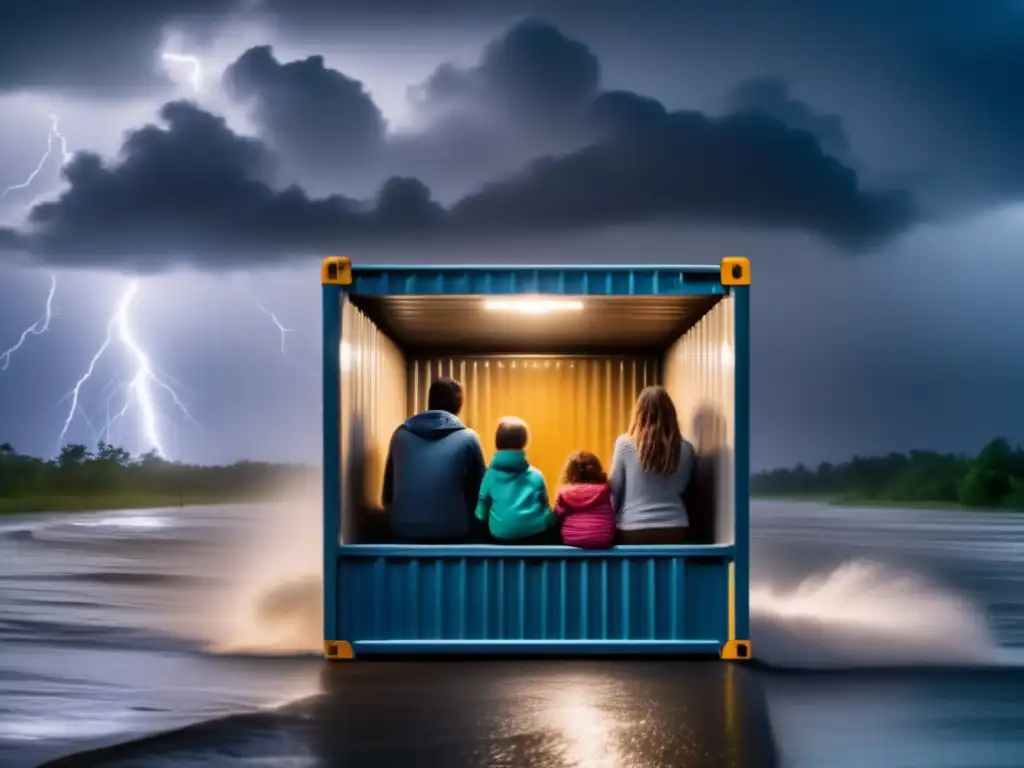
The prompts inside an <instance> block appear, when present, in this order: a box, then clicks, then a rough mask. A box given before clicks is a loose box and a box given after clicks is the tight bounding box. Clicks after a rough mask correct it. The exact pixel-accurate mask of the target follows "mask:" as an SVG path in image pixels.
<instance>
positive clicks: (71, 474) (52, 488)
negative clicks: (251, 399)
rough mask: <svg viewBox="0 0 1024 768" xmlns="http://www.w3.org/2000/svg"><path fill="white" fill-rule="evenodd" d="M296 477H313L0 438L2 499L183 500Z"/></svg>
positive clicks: (233, 494)
mask: <svg viewBox="0 0 1024 768" xmlns="http://www.w3.org/2000/svg"><path fill="white" fill-rule="evenodd" d="M297 481H312V482H315V470H314V469H312V468H310V467H307V466H304V465H293V464H270V463H264V462H255V461H240V462H236V463H234V464H231V465H228V466H195V465H190V464H182V463H180V462H171V461H167V460H165V459H163V458H161V457H160V456H159V455H158V454H157V453H156V452H155V451H150V452H149V453H144V454H142V455H141V456H137V457H136V456H132V455H131V454H130V453H128V451H126V450H124V449H123V448H118V447H117V446H113V445H110V444H108V443H104V442H101V443H99V445H97V446H96V449H95V450H90V449H89V448H88V447H87V446H85V445H78V444H73V445H65V446H64V447H63V448H62V449H61V450H60V453H59V455H58V456H57V458H55V459H52V460H46V459H40V458H37V457H35V456H26V455H24V454H21V453H18V452H17V451H16V450H15V449H14V446H12V445H11V444H10V443H3V444H0V499H15V500H17V499H40V498H47V497H50V498H52V497H89V496H104V497H106V496H118V495H122V496H139V497H145V496H159V497H167V498H172V499H173V498H174V497H178V498H180V499H181V500H182V503H187V502H189V501H190V500H195V499H197V498H202V499H231V498H238V499H240V500H241V499H252V498H259V497H262V496H267V495H269V494H272V493H273V492H274V491H275V490H278V489H280V488H282V487H283V486H286V485H293V484H294V483H295V482H297Z"/></svg>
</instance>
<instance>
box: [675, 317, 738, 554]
mask: <svg viewBox="0 0 1024 768" xmlns="http://www.w3.org/2000/svg"><path fill="white" fill-rule="evenodd" d="M734 339H735V335H734V318H733V300H732V298H731V297H730V298H726V299H723V300H722V301H720V302H719V303H718V304H716V305H715V306H714V308H713V309H712V310H711V311H710V312H708V314H706V315H705V316H704V317H703V318H701V319H700V321H699V322H698V323H697V324H696V325H695V326H694V327H693V328H691V329H690V330H689V331H687V332H686V333H685V334H684V335H683V336H682V337H681V338H680V339H679V341H677V342H676V343H675V344H673V345H672V347H671V348H670V349H669V351H668V353H667V354H666V355H665V360H664V362H663V369H664V377H665V387H666V389H668V391H669V392H670V393H671V395H672V399H673V401H674V402H675V404H676V409H677V410H678V413H679V423H680V427H681V428H682V430H683V433H684V434H686V435H687V436H688V437H689V438H690V439H691V440H692V441H693V443H694V446H695V447H696V449H697V452H698V455H699V462H698V468H697V473H696V475H695V482H697V483H699V484H700V487H699V490H700V491H701V493H699V494H698V498H699V499H700V502H699V503H704V504H709V505H711V506H712V509H711V510H710V514H711V515H712V516H713V518H714V520H715V533H716V540H717V541H719V542H732V541H733V527H734V505H733V491H734V487H735V486H734V483H733V465H734V462H733V451H734V449H735V419H734V410H735V389H734V385H735V375H734V364H735V354H736V350H735V346H734Z"/></svg>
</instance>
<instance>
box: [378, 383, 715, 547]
mask: <svg viewBox="0 0 1024 768" xmlns="http://www.w3.org/2000/svg"><path fill="white" fill-rule="evenodd" d="M461 410H462V386H461V385H460V384H459V382H457V381H455V380H454V379H448V378H445V379H437V380H435V381H434V382H433V383H432V384H431V385H430V391H429V394H428V397H427V410H426V411H423V412H422V413H418V414H416V415H415V416H413V417H412V418H410V419H409V420H408V421H406V422H405V423H404V424H403V425H402V426H401V427H399V428H398V429H397V430H396V431H395V434H394V436H393V437H392V439H391V447H390V449H389V451H388V459H387V466H386V469H385V472H384V493H383V502H384V506H385V507H386V508H387V509H388V510H389V512H390V518H391V532H392V535H393V536H394V538H395V540H397V541H399V542H402V543H410V544H464V543H473V542H477V543H480V542H488V541H489V542H491V543H497V544H518V545H534V544H567V545H570V546H574V547H582V548H587V549H603V548H607V547H611V546H612V545H614V544H616V543H619V544H684V543H687V541H688V540H689V520H688V517H687V512H686V503H685V501H684V498H685V495H686V492H687V488H688V486H689V483H690V478H691V475H692V474H693V468H694V463H695V459H694V450H693V446H691V445H690V443H688V442H687V441H686V440H684V439H683V437H682V435H681V434H680V431H679V423H678V421H677V417H676V409H675V406H674V405H673V403H672V399H671V398H670V397H669V395H668V393H667V392H666V391H665V390H664V389H663V388H662V387H647V388H646V389H644V390H643V391H642V392H641V393H640V396H639V398H638V399H637V402H636V408H635V410H634V413H633V421H632V424H630V427H629V431H628V432H627V433H626V434H624V435H621V436H620V437H619V438H618V440H616V441H615V451H614V454H613V456H612V464H611V468H610V470H609V472H608V473H607V474H606V473H605V471H604V469H603V468H602V466H601V461H600V459H598V457H597V456H596V455H594V454H593V453H590V452H588V451H576V452H574V453H572V454H571V455H570V456H569V459H568V462H567V464H566V466H565V470H564V472H563V475H562V480H561V487H560V488H559V490H558V494H557V496H556V498H555V501H554V504H553V505H552V504H551V501H550V499H549V498H548V493H547V488H546V486H545V484H544V477H543V475H541V473H540V472H539V471H538V470H537V469H535V468H534V467H531V466H530V463H529V461H528V460H527V458H526V447H527V444H528V443H529V437H530V433H529V429H528V427H527V425H526V423H525V422H523V421H522V420H521V419H516V418H505V419H502V420H501V421H500V423H499V424H498V428H497V432H496V434H495V438H494V442H495V446H494V447H495V449H496V451H495V454H494V458H493V460H492V461H491V465H490V466H489V467H488V466H487V465H486V464H485V462H484V456H483V451H482V449H481V447H480V441H479V439H478V438H477V435H476V433H474V432H473V431H472V430H471V429H468V428H467V427H466V426H465V425H464V424H463V423H462V422H461V421H459V418H458V414H459V411H461Z"/></svg>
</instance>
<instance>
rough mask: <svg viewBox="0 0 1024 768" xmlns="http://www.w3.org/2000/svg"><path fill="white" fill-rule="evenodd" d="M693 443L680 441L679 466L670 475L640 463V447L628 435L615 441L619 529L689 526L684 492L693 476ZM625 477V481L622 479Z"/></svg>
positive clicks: (615, 483)
mask: <svg viewBox="0 0 1024 768" xmlns="http://www.w3.org/2000/svg"><path fill="white" fill-rule="evenodd" d="M693 466H694V451H693V446H692V445H690V443H688V442H687V441H686V440H682V441H681V442H680V450H679V461H678V463H677V465H676V469H675V470H674V471H673V472H671V473H670V474H667V475H662V474H659V473H657V472H648V471H646V470H644V469H643V467H641V466H640V457H639V456H638V455H637V447H636V445H635V444H634V443H633V441H632V440H631V439H630V438H629V436H628V435H622V436H620V437H619V439H618V440H616V441H615V454H614V457H613V458H612V478H613V480H612V483H613V489H614V491H616V498H615V501H616V508H617V509H618V528H619V530H623V531H629V530H639V529H642V528H683V527H688V526H689V524H690V523H689V518H688V517H687V514H686V506H685V504H684V500H683V494H684V493H685V492H686V489H687V486H688V485H689V484H690V478H691V477H692V475H693ZM620 479H624V481H625V482H621V480H620Z"/></svg>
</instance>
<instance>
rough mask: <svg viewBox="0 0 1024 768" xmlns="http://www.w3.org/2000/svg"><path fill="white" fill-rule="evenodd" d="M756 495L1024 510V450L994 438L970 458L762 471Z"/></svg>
mask: <svg viewBox="0 0 1024 768" xmlns="http://www.w3.org/2000/svg"><path fill="white" fill-rule="evenodd" d="M751 490H752V492H753V493H754V494H755V495H758V496H818V497H829V498H834V499H837V500H857V501H866V502H872V501H874V502H880V503H884V502H899V503H912V504H918V503H920V504H928V503H940V504H949V503H959V504H962V505H964V506H967V507H977V508H992V509H994V508H1000V507H1001V508H1011V509H1024V449H1022V448H1021V447H1019V446H1018V447H1017V448H1016V449H1014V448H1011V447H1010V443H1009V441H1007V440H1006V439H1005V438H997V439H995V440H993V441H992V442H990V443H989V444H988V445H986V446H985V447H984V448H982V450H981V452H980V453H978V455H977V456H976V457H974V458H973V459H971V458H968V457H965V456H957V455H953V454H948V453H936V452H934V451H911V452H910V453H908V454H903V453H890V454H889V455H888V456H877V457H868V458H865V457H860V456H855V457H854V458H853V459H851V460H850V461H847V462H844V463H842V464H829V463H827V462H826V463H824V464H820V465H819V466H818V467H817V468H816V469H808V468H807V467H805V466H803V465H802V464H801V465H797V466H796V467H793V468H792V469H776V470H772V471H770V472H760V473H757V474H755V475H754V476H753V477H752V478H751Z"/></svg>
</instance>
